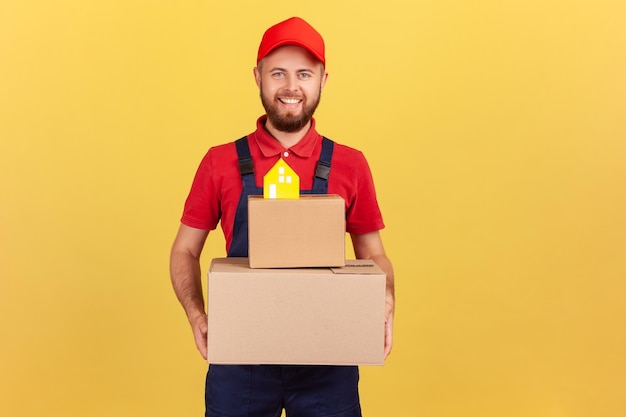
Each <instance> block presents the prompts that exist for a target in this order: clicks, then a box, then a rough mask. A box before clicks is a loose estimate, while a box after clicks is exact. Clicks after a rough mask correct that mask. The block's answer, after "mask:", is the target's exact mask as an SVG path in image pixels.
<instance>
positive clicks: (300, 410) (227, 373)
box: [205, 137, 361, 417]
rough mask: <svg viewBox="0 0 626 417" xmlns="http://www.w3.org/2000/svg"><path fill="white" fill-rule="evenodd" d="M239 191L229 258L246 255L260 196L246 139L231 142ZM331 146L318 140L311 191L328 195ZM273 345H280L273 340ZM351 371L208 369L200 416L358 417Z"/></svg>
mask: <svg viewBox="0 0 626 417" xmlns="http://www.w3.org/2000/svg"><path fill="white" fill-rule="evenodd" d="M235 145H236V147H237V156H238V158H239V170H240V172H241V179H242V181H243V189H242V191H241V197H240V199H239V204H238V206H237V212H236V215H235V223H234V228H233V239H232V242H231V245H230V248H229V251H228V256H229V257H247V256H248V196H250V195H263V188H260V187H257V186H256V184H255V182H254V166H253V162H252V157H251V156H250V148H249V146H248V139H247V137H243V138H241V139H239V140H237V141H236V142H235ZM333 148H334V143H333V142H332V141H331V140H329V139H327V138H324V139H323V141H322V152H321V154H320V159H319V161H318V163H317V167H316V170H315V177H314V180H313V188H312V189H311V190H301V191H300V194H328V177H329V174H330V162H331V159H332V155H333ZM276 343H280V340H277V341H276ZM358 381H359V371H358V368H357V367H356V366H308V365H307V366H300V365H213V364H211V365H209V371H208V373H207V378H206V391H205V399H206V417H279V416H280V414H281V411H282V409H283V408H284V409H285V411H286V414H287V416H288V417H329V416H332V417H360V416H361V407H360V405H359V392H358Z"/></svg>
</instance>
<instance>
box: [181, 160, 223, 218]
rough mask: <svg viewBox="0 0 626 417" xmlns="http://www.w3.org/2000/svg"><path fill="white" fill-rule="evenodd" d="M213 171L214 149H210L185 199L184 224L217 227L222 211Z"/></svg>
mask: <svg viewBox="0 0 626 417" xmlns="http://www.w3.org/2000/svg"><path fill="white" fill-rule="evenodd" d="M213 173H214V166H213V149H209V151H208V152H207V154H206V155H205V156H204V158H203V159H202V162H200V166H199V167H198V170H197V171H196V175H195V177H194V180H193V183H192V185H191V190H190V191H189V195H188V196H187V200H186V201H185V208H184V210H183V216H182V218H181V222H182V223H183V224H184V225H186V226H189V227H194V228H196V229H203V230H214V229H215V228H216V227H217V225H218V223H219V221H220V217H221V213H220V205H219V198H218V195H219V194H218V192H217V189H216V186H215V177H214V175H213Z"/></svg>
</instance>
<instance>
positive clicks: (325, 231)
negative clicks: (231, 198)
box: [248, 195, 346, 268]
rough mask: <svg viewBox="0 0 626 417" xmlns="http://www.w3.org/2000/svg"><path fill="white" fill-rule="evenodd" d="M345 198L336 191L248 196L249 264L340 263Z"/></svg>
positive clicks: (337, 264)
mask: <svg viewBox="0 0 626 417" xmlns="http://www.w3.org/2000/svg"><path fill="white" fill-rule="evenodd" d="M345 224H346V220H345V202H344V200H343V198H341V197H340V196H337V195H308V196H301V198H299V199H297V200H286V199H284V200H281V199H265V198H263V197H260V196H251V197H250V198H249V200H248V256H249V259H250V267H251V268H291V267H295V268H300V267H329V266H333V267H334V266H343V265H344V263H345V257H346V255H345V250H346V248H345V247H346V240H345V239H346V238H345V236H346V232H345V230H346V225H345Z"/></svg>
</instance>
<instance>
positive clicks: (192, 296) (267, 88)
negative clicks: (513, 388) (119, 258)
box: [170, 18, 394, 417]
mask: <svg viewBox="0 0 626 417" xmlns="http://www.w3.org/2000/svg"><path fill="white" fill-rule="evenodd" d="M325 63H326V61H325V54H324V41H323V39H322V37H321V36H320V34H319V33H318V32H317V31H316V30H315V29H314V28H313V27H311V26H310V25H309V24H308V23H306V22H305V21H304V20H302V19H300V18H291V19H288V20H286V21H283V22H280V23H278V24H276V25H274V26H272V27H271V28H269V29H268V30H267V31H266V32H265V34H264V35H263V38H262V40H261V44H260V47H259V51H258V56H257V67H256V68H254V78H255V80H256V83H257V85H258V87H259V90H260V95H261V101H262V103H263V106H264V108H265V110H266V115H264V116H262V117H261V118H259V120H258V121H257V128H256V131H255V132H253V133H251V134H250V135H248V136H247V137H245V138H242V139H241V140H239V141H237V142H231V143H227V144H224V145H221V146H216V147H213V148H211V149H210V150H209V151H208V153H207V154H206V156H205V157H204V159H203V160H202V162H201V164H200V167H199V168H198V171H197V173H196V176H195V178H194V182H193V185H192V187H191V191H190V193H189V196H188V198H187V201H186V203H185V209H184V213H183V216H182V220H181V223H182V224H181V226H180V229H179V231H178V234H177V236H176V239H175V241H174V245H173V247H172V252H171V261H170V272H171V278H172V284H173V287H174V291H175V292H176V295H177V297H178V299H179V301H180V303H181V304H182V306H183V308H184V310H185V313H186V314H187V317H188V319H189V323H190V324H191V328H192V330H193V335H194V338H195V342H196V346H197V348H198V350H199V351H200V354H201V355H202V357H203V358H205V359H206V355H207V316H206V313H205V308H204V297H203V292H202V285H201V276H200V263H199V259H200V254H201V252H202V248H203V246H204V242H205V240H206V238H207V236H208V233H209V231H210V230H214V229H215V228H216V227H217V224H218V223H220V222H221V227H222V230H223V232H224V236H225V238H226V249H227V252H228V256H243V257H245V256H247V249H248V246H247V244H248V241H247V216H246V214H247V195H249V194H262V192H263V189H262V181H263V176H264V175H265V173H266V172H267V171H268V170H269V169H270V168H271V167H272V166H273V165H274V164H275V163H276V161H277V160H278V159H279V158H283V159H284V160H285V161H286V162H287V163H288V164H289V165H290V166H291V167H292V169H294V171H296V173H297V174H298V175H299V177H300V187H301V190H302V191H301V192H302V193H315V194H322V193H330V194H338V195H341V196H342V197H343V198H344V200H345V201H346V230H347V232H349V233H350V235H351V238H352V243H353V246H354V251H355V254H356V257H357V258H360V259H373V260H374V261H376V263H377V264H378V265H379V266H380V267H381V268H382V269H383V270H384V271H385V272H386V274H387V298H386V302H387V304H386V324H385V357H386V356H387V355H389V352H390V351H391V345H392V325H393V312H394V283H393V269H392V266H391V262H390V261H389V259H388V258H387V256H386V254H385V250H384V248H383V244H382V241H381V238H380V234H379V230H380V229H382V228H383V227H384V224H383V221H382V216H381V214H380V210H379V208H378V203H377V201H376V194H375V191H374V185H373V181H372V178H371V173H370V170H369V167H368V165H367V162H366V160H365V158H364V156H363V155H362V154H361V153H360V152H359V151H356V150H354V149H352V148H349V147H346V146H342V145H339V144H334V143H333V142H331V141H329V140H327V139H325V138H323V137H322V136H321V135H320V134H318V133H317V131H316V130H315V120H314V119H313V113H314V112H315V109H316V107H317V105H318V103H319V100H320V95H321V91H322V89H323V88H324V85H325V84H326V80H327V78H328V74H327V73H326V72H325ZM324 155H326V157H327V158H328V159H329V161H330V173H329V175H328V176H327V178H321V179H320V178H314V177H315V170H316V166H317V163H318V160H320V159H322V158H323V157H324ZM250 157H251V159H252V162H253V170H254V175H253V176H252V177H253V178H252V180H250V175H248V176H247V178H246V176H245V175H244V172H243V171H242V170H240V164H239V160H240V158H244V159H245V158H250ZM277 343H280V341H277ZM283 408H285V410H286V411H287V413H288V414H287V415H289V416H295V417H303V416H311V417H313V416H316V417H322V416H331V415H332V416H334V417H351V416H360V415H361V410H360V405H359V396H358V368H357V367H352V366H270V365H263V366H232V365H228V366H226V365H209V372H208V373H207V381H206V416H210V417H217V416H222V417H223V416H237V417H239V416H241V417H243V416H259V417H265V416H267V417H270V416H273V417H275V416H279V415H280V413H281V410H282V409H283Z"/></svg>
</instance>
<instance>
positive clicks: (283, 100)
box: [278, 98, 302, 104]
mask: <svg viewBox="0 0 626 417" xmlns="http://www.w3.org/2000/svg"><path fill="white" fill-rule="evenodd" d="M278 100H279V101H280V102H281V103H283V104H298V103H301V102H302V99H297V98H279V99H278Z"/></svg>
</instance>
